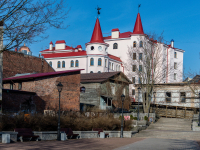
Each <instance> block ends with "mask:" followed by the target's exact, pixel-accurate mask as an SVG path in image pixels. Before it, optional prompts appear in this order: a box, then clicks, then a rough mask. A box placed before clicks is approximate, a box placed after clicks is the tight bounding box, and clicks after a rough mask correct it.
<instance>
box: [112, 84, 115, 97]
mask: <svg viewBox="0 0 200 150" xmlns="http://www.w3.org/2000/svg"><path fill="white" fill-rule="evenodd" d="M111 90H112V94H113V95H115V87H114V86H112V87H111Z"/></svg>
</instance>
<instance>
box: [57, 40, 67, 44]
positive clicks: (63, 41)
mask: <svg viewBox="0 0 200 150" xmlns="http://www.w3.org/2000/svg"><path fill="white" fill-rule="evenodd" d="M60 43H66V42H65V40H59V41H56V44H60Z"/></svg>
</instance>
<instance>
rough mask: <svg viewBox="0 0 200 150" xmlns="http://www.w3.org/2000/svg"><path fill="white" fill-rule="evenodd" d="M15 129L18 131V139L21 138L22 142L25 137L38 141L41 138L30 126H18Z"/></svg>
mask: <svg viewBox="0 0 200 150" xmlns="http://www.w3.org/2000/svg"><path fill="white" fill-rule="evenodd" d="M14 131H15V132H18V134H17V140H18V139H19V140H20V141H21V142H23V140H24V139H29V141H30V140H32V139H33V140H36V141H38V139H39V136H37V135H34V134H33V132H32V130H31V129H30V128H16V129H15V130H14Z"/></svg>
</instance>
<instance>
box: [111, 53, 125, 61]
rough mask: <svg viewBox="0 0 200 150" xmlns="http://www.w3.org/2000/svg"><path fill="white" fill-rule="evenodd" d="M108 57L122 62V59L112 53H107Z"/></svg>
mask: <svg viewBox="0 0 200 150" xmlns="http://www.w3.org/2000/svg"><path fill="white" fill-rule="evenodd" d="M108 57H110V58H111V59H114V60H117V61H120V62H122V60H121V59H120V58H119V57H116V56H114V55H111V54H108Z"/></svg>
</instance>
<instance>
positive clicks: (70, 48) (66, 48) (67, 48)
mask: <svg viewBox="0 0 200 150" xmlns="http://www.w3.org/2000/svg"><path fill="white" fill-rule="evenodd" d="M53 50H55V47H53ZM57 50H58V51H59V50H74V48H73V47H70V46H67V45H66V46H65V49H57ZM57 50H56V51H57ZM47 51H52V50H49V49H45V50H43V51H40V52H47Z"/></svg>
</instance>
